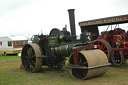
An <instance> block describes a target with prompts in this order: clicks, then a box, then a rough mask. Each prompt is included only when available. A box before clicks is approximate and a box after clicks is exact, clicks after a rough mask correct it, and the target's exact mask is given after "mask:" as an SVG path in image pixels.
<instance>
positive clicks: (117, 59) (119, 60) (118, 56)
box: [111, 49, 125, 66]
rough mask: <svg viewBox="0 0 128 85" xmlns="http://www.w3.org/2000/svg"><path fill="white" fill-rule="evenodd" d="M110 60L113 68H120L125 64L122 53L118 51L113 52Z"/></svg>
mask: <svg viewBox="0 0 128 85" xmlns="http://www.w3.org/2000/svg"><path fill="white" fill-rule="evenodd" d="M111 60H112V63H113V64H114V65H115V66H120V65H121V64H123V63H124V62H125V60H124V54H123V52H122V51H121V50H120V49H119V50H116V51H113V53H112V57H111Z"/></svg>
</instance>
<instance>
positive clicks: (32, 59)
mask: <svg viewBox="0 0 128 85" xmlns="http://www.w3.org/2000/svg"><path fill="white" fill-rule="evenodd" d="M41 56H42V54H41V49H40V47H39V46H38V45H37V44H35V43H32V44H26V45H25V46H24V47H23V49H22V54H21V60H22V65H23V67H24V69H25V70H26V71H28V72H38V71H40V70H41V68H42V58H41Z"/></svg>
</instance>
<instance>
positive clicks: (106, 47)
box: [93, 39, 112, 63]
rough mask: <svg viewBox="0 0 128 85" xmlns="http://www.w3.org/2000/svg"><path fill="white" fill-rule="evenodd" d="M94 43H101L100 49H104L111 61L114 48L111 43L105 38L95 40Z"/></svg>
mask: <svg viewBox="0 0 128 85" xmlns="http://www.w3.org/2000/svg"><path fill="white" fill-rule="evenodd" d="M93 44H94V45H95V44H96V45H100V50H102V51H103V52H104V53H105V54H106V56H107V57H108V60H109V62H110V63H111V55H112V48H111V46H110V44H109V43H108V42H107V41H105V40H103V39H97V40H94V41H93Z"/></svg>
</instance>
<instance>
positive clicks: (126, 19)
mask: <svg viewBox="0 0 128 85" xmlns="http://www.w3.org/2000/svg"><path fill="white" fill-rule="evenodd" d="M121 23H128V14H127V15H120V16H114V17H107V18H101V19H95V20H88V21H82V22H79V26H93V25H98V26H102V25H110V24H121Z"/></svg>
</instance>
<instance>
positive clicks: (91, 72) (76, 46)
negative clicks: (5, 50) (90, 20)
mask: <svg viewBox="0 0 128 85" xmlns="http://www.w3.org/2000/svg"><path fill="white" fill-rule="evenodd" d="M68 11H69V19H70V27H71V33H70V32H69V31H67V27H66V26H65V27H64V28H63V30H59V29H57V28H53V29H52V30H51V31H50V33H49V35H43V34H41V35H34V36H33V37H32V43H31V44H26V45H25V46H24V47H23V49H22V55H21V60H22V65H23V67H24V69H25V70H26V71H28V72H39V71H42V68H43V67H42V66H48V67H49V68H52V69H61V68H62V67H63V66H64V65H65V61H66V57H68V58H69V61H68V62H69V64H68V65H67V67H68V68H69V71H70V73H71V75H72V76H73V77H74V78H78V79H88V78H92V77H97V76H101V75H103V74H104V73H105V72H106V71H107V66H108V65H110V64H109V63H108V59H107V57H106V55H105V53H104V52H103V51H101V50H100V49H99V48H100V46H99V45H91V33H90V32H87V31H85V32H83V33H81V34H80V39H77V38H76V37H77V36H76V31H75V18H74V9H70V10H68Z"/></svg>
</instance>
